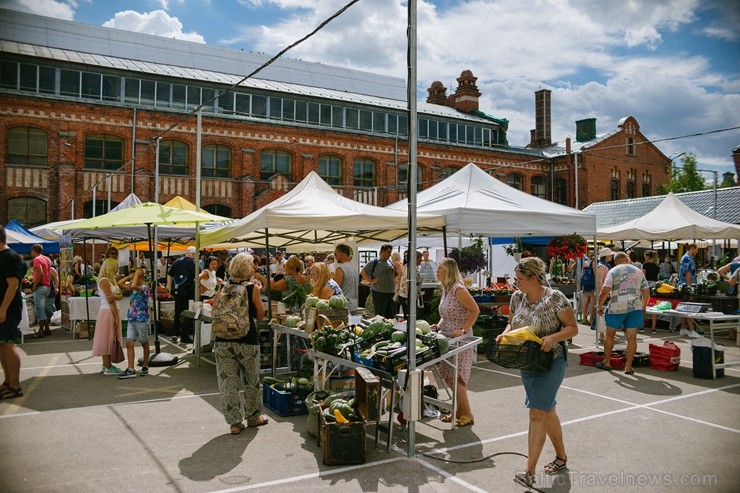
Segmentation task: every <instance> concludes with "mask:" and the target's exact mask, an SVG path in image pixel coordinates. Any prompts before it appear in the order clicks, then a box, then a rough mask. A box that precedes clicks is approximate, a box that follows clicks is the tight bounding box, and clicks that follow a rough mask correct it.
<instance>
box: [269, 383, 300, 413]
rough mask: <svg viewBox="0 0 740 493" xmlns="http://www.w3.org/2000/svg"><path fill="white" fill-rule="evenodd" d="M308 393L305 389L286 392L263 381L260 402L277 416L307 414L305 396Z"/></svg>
mask: <svg viewBox="0 0 740 493" xmlns="http://www.w3.org/2000/svg"><path fill="white" fill-rule="evenodd" d="M309 393H310V392H307V391H296V392H286V391H284V390H277V389H275V388H273V387H270V386H269V385H267V384H266V383H263V384H262V404H263V405H265V406H266V407H267V408H269V409H270V410H271V411H273V412H275V413H277V414H278V415H279V416H297V415H300V414H308V409H307V408H306V397H308V394H309Z"/></svg>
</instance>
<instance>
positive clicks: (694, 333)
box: [689, 330, 701, 339]
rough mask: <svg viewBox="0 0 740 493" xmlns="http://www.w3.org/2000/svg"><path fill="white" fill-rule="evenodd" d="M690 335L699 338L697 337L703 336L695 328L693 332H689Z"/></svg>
mask: <svg viewBox="0 0 740 493" xmlns="http://www.w3.org/2000/svg"><path fill="white" fill-rule="evenodd" d="M689 337H691V338H692V339H697V338H699V337H701V334H699V333H698V332H697V331H695V330H692V331H691V332H689Z"/></svg>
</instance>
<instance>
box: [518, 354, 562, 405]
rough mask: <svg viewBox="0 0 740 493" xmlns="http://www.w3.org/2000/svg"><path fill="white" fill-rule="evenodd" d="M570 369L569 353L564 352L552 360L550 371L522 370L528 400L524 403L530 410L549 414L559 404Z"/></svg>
mask: <svg viewBox="0 0 740 493" xmlns="http://www.w3.org/2000/svg"><path fill="white" fill-rule="evenodd" d="M567 368H568V352H567V350H563V351H562V352H561V353H560V354H559V355H558V356H557V357H555V358H554V359H553V360H552V367H550V371H547V372H544V371H535V370H520V372H521V376H522V382H523V383H524V391H525V392H526V394H527V398H526V399H525V401H524V405H526V406H527V407H528V408H529V409H539V410H541V411H545V412H549V411H552V408H553V407H555V404H557V403H558V401H557V400H556V397H557V395H558V390H560V384H562V383H563V378H565V370H566V369H567Z"/></svg>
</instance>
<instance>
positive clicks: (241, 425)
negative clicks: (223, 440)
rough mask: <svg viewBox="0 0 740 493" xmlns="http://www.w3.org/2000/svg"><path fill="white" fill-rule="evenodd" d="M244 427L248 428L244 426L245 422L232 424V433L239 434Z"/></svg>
mask: <svg viewBox="0 0 740 493" xmlns="http://www.w3.org/2000/svg"><path fill="white" fill-rule="evenodd" d="M244 429H246V426H244V423H237V424H235V425H231V434H232V435H238V434H239V433H241V432H242V430H244Z"/></svg>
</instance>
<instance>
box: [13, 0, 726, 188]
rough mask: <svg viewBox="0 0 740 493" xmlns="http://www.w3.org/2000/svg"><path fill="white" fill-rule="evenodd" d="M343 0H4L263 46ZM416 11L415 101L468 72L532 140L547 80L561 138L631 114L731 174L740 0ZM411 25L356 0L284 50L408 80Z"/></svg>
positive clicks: (540, 2) (571, 1)
mask: <svg viewBox="0 0 740 493" xmlns="http://www.w3.org/2000/svg"><path fill="white" fill-rule="evenodd" d="M348 3H350V0H320V1H316V0H126V1H125V2H113V1H108V0H66V1H63V0H0V6H3V7H5V8H14V9H18V10H23V11H27V12H32V13H36V14H40V15H48V16H52V17H56V18H59V19H67V20H74V21H76V22H82V23H85V24H93V25H102V26H107V27H113V28H117V29H125V30H131V31H138V32H144V33H148V34H155V35H161V36H167V37H171V38H178V39H183V40H187V41H192V42H196V43H206V44H208V45H212V46H220V47H224V48H230V49H234V50H245V51H257V52H262V53H264V54H267V55H274V54H276V53H277V52H279V51H280V50H282V49H283V48H285V47H287V46H288V45H290V44H292V43H294V42H295V41H297V40H298V39H300V38H302V37H303V36H305V35H306V34H308V33H309V32H311V31H312V30H314V29H315V28H316V27H317V26H318V25H320V24H321V23H322V22H323V21H325V20H326V19H328V18H329V17H331V16H332V15H333V14H334V13H336V12H337V11H338V10H340V9H341V8H342V7H343V6H345V5H346V4H348ZM417 11H418V21H417V25H418V27H417V32H418V34H417V38H418V43H417V53H418V54H417V59H418V63H417V80H418V98H419V100H424V99H426V96H427V92H426V89H427V88H428V87H430V86H431V84H432V82H433V81H436V80H439V81H441V82H442V83H443V84H444V85H445V86H446V87H447V89H448V91H447V93H448V94H451V93H453V92H454V90H455V88H456V87H457V81H456V79H457V77H459V76H460V73H461V72H462V71H463V70H471V71H472V72H473V74H474V75H475V76H476V77H477V78H478V81H477V85H478V89H479V90H480V92H481V94H482V95H481V97H480V109H481V111H484V112H486V113H488V114H490V115H493V116H495V117H496V118H505V119H507V120H508V121H509V131H508V140H509V144H510V145H513V146H525V145H527V144H528V143H529V140H530V129H533V128H534V126H535V119H534V111H535V107H534V92H535V91H537V90H539V89H550V90H552V140H553V141H558V142H563V141H564V140H565V139H566V138H567V137H571V138H573V139H575V121H576V120H581V119H584V118H596V120H597V121H596V131H597V133H606V132H613V131H616V130H617V125H618V122H619V121H620V120H621V119H622V118H623V117H626V116H633V117H635V118H636V119H637V121H638V123H639V124H640V128H641V131H642V133H643V134H644V135H645V136H646V137H647V138H648V139H650V140H652V141H654V142H656V145H657V146H658V148H659V149H660V150H661V151H662V152H663V153H664V154H665V155H666V156H668V157H670V158H673V157H677V156H679V155H680V154H681V153H687V154H693V155H694V156H695V157H696V160H697V163H698V167H699V168H700V169H707V170H717V171H718V172H719V175H720V176H719V180H720V181H722V176H721V175H722V173H725V172H728V171H729V172H733V173H734V171H735V168H734V164H733V161H732V150H733V149H734V148H735V147H738V146H740V2H738V1H737V0H625V1H621V2H617V1H613V0H527V1H521V0H417ZM406 27H407V2H406V1H401V0H359V1H358V2H357V3H355V4H353V5H352V6H350V7H349V8H348V9H347V10H346V11H345V12H343V13H342V14H341V15H340V16H338V17H337V18H336V19H334V20H332V22H330V23H329V24H328V25H327V26H326V27H324V28H323V29H321V30H320V31H319V32H318V33H317V34H316V35H315V36H313V37H311V38H310V39H308V40H307V41H305V42H303V43H302V44H300V45H299V46H297V47H295V48H293V49H292V50H291V51H289V52H288V53H287V54H286V55H285V56H287V57H290V58H296V59H301V60H304V61H316V62H320V63H323V64H326V65H334V66H340V67H348V68H353V69H357V70H364V71H369V72H373V73H378V74H384V75H390V76H395V77H401V78H403V79H406V78H407V68H406V51H407V40H406ZM244 75H246V74H244ZM726 129H730V130H726ZM723 130H724V131H723ZM681 159H682V158H680V157H679V158H678V159H677V161H676V163H677V164H680V163H681ZM703 174H705V176H706V177H707V178H711V177H712V176H713V174H712V173H703ZM735 179H736V180H737V177H736V178H735Z"/></svg>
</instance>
